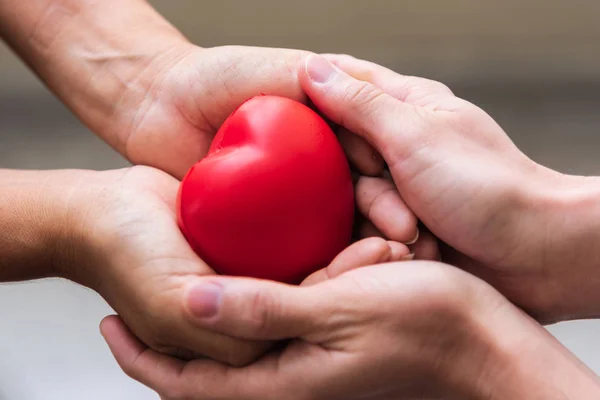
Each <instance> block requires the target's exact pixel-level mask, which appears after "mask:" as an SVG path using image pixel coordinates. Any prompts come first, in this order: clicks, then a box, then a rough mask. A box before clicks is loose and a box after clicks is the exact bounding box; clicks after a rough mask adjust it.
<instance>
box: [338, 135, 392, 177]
mask: <svg viewBox="0 0 600 400" xmlns="http://www.w3.org/2000/svg"><path fill="white" fill-rule="evenodd" d="M337 136H338V140H339V141H340V143H341V145H342V148H343V149H344V152H345V153H346V155H347V156H348V159H349V160H350V162H351V163H352V164H353V165H354V166H355V167H356V168H357V169H358V170H359V171H360V172H361V173H363V174H364V175H368V176H379V175H381V173H382V172H383V158H382V157H381V155H379V152H377V151H376V150H375V149H374V148H373V146H371V145H370V144H369V143H368V142H367V141H366V140H365V139H363V138H362V137H360V136H358V135H355V134H354V133H352V132H350V131H349V130H348V129H346V128H344V127H340V128H339V129H338V132H337Z"/></svg>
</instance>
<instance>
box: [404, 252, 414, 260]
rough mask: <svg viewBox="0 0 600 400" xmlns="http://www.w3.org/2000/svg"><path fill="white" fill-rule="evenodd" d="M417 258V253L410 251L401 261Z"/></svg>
mask: <svg viewBox="0 0 600 400" xmlns="http://www.w3.org/2000/svg"><path fill="white" fill-rule="evenodd" d="M414 259H415V253H410V254H407V255H405V256H404V257H402V258H400V261H412V260H414Z"/></svg>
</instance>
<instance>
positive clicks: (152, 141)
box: [122, 46, 305, 178]
mask: <svg viewBox="0 0 600 400" xmlns="http://www.w3.org/2000/svg"><path fill="white" fill-rule="evenodd" d="M183 54H184V55H183V56H182V57H181V58H180V59H179V61H178V62H176V63H174V64H173V65H172V66H171V67H170V68H168V69H167V70H165V71H162V72H161V73H160V74H157V76H156V77H155V78H154V82H155V84H154V86H153V87H152V88H150V90H149V92H148V93H147V94H146V96H145V97H144V99H143V100H142V101H141V104H140V106H139V108H138V111H137V112H136V113H135V114H134V115H133V116H132V121H128V122H127V123H126V124H124V126H128V127H129V128H127V129H126V130H123V133H122V135H124V136H125V137H124V139H125V140H124V141H125V142H126V149H125V153H126V155H127V157H128V158H129V160H130V161H132V162H133V163H135V164H144V165H151V166H154V167H157V168H159V169H161V170H163V171H166V172H168V173H170V174H172V175H174V176H176V177H178V178H181V177H182V176H183V175H184V174H185V172H186V171H187V169H188V168H189V167H190V166H191V165H193V164H194V163H195V162H196V161H198V160H199V159H200V158H202V157H203V156H204V155H205V154H206V152H207V150H208V147H209V146H210V142H211V140H212V138H213V136H214V134H215V133H216V131H217V129H218V128H219V126H220V125H221V124H222V123H223V121H224V120H225V119H226V118H227V116H228V115H229V114H230V113H231V112H233V111H234V110H235V109H236V108H237V107H238V106H239V105H240V104H241V103H242V102H244V101H245V100H247V99H249V98H250V97H252V96H256V95H259V94H261V93H263V94H274V95H280V96H285V97H289V98H292V99H295V100H299V101H304V99H305V96H304V94H303V92H302V89H301V88H300V85H299V83H298V79H297V73H296V69H297V66H298V65H299V62H300V59H301V58H302V56H303V55H304V54H305V53H304V52H302V51H297V50H283V49H268V48H254V47H239V46H225V47H215V48H210V49H202V48H199V47H193V48H191V49H186V51H185V52H183Z"/></svg>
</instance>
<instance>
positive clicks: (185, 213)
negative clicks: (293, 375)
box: [178, 96, 354, 283]
mask: <svg viewBox="0 0 600 400" xmlns="http://www.w3.org/2000/svg"><path fill="white" fill-rule="evenodd" d="M353 217H354V188H353V183H352V177H351V174H350V168H349V165H348V161H347V160H346V156H345V155H344V152H343V150H342V148H341V146H340V144H339V142H338V140H337V138H336V136H335V134H334V133H333V131H332V130H331V128H330V127H329V126H328V125H327V123H326V122H325V121H324V120H323V119H322V118H321V117H320V116H319V115H318V114H317V113H315V112H314V111H313V110H311V109H310V108H308V107H307V106H305V105H304V104H301V103H299V102H296V101H293V100H290V99H286V98H283V97H277V96H258V97H254V98H252V99H250V100H248V101H247V102H245V103H244V104H242V105H241V106H240V107H239V108H238V109H237V110H235V111H234V112H233V113H232V114H231V115H230V116H229V118H228V119H227V120H226V121H225V123H224V124H223V125H222V126H221V128H220V129H219V131H218V132H217V135H216V136H215V138H214V140H213V142H212V145H211V147H210V149H209V152H208V155H207V156H206V157H205V158H204V159H202V160H201V161H199V162H198V163H197V164H196V165H194V166H193V167H192V168H191V169H190V171H189V172H188V173H187V175H186V176H185V178H184V179H183V181H182V182H181V186H180V189H179V196H178V219H179V226H180V228H181V230H182V231H183V233H184V235H185V237H186V238H187V240H188V242H189V243H190V245H191V246H192V248H193V249H194V250H195V251H196V253H197V254H198V255H199V256H200V257H201V258H202V259H203V260H204V261H206V262H207V263H208V264H209V265H210V266H211V267H212V268H214V269H215V270H216V271H217V272H218V273H221V274H225V275H237V276H249V277H256V278H262V279H271V280H276V281H282V282H288V283H298V282H300V281H301V280H302V279H304V278H305V277H307V276H308V275H310V274H311V273H312V272H314V271H316V270H318V269H320V268H323V267H325V266H327V264H329V262H330V261H331V260H333V258H334V257H335V256H336V255H337V254H338V253H339V252H341V251H342V250H343V249H344V248H345V247H346V246H347V245H348V244H349V242H350V239H351V235H352V225H353Z"/></svg>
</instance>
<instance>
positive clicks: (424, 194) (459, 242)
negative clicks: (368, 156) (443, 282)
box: [300, 55, 600, 321]
mask: <svg viewBox="0 0 600 400" xmlns="http://www.w3.org/2000/svg"><path fill="white" fill-rule="evenodd" d="M327 58H328V59H329V60H331V61H333V63H334V64H336V65H337V67H338V68H333V67H331V64H329V63H326V62H325V61H324V60H323V58H318V57H316V56H315V57H310V63H309V64H308V67H307V69H304V70H302V71H301V72H300V80H301V83H302V85H303V87H304V89H305V91H306V93H307V94H308V95H309V97H310V98H311V100H312V101H313V103H314V104H315V105H316V106H317V108H318V109H319V110H320V111H321V112H323V113H324V114H325V115H326V116H327V117H329V118H330V119H331V120H332V121H333V122H335V123H338V124H340V125H343V126H344V127H345V128H347V129H348V130H350V131H353V132H356V133H357V134H358V135H359V136H361V137H363V138H365V139H366V140H368V141H369V142H370V143H371V144H372V145H373V146H374V147H375V148H376V149H377V150H378V151H379V152H380V153H381V154H382V156H383V158H384V159H385V161H386V162H387V165H388V167H389V172H390V175H391V178H393V182H391V181H388V180H386V179H383V178H372V177H371V178H369V177H364V178H361V180H360V181H359V182H358V187H357V202H358V204H359V205H360V204H363V206H362V211H363V212H364V213H365V214H367V215H368V216H369V217H370V220H371V221H372V222H373V224H374V225H375V226H376V227H377V228H378V230H379V231H380V232H381V234H382V235H383V236H387V237H389V236H390V232H392V231H393V226H394V222H393V220H391V219H390V218H379V217H378V214H379V213H380V212H383V211H380V210H381V209H385V210H386V211H385V212H386V213H387V214H390V215H391V214H394V213H395V211H394V210H393V208H394V207H395V206H394V204H402V201H404V202H405V203H406V204H407V205H408V206H409V208H410V209H411V210H412V211H413V212H414V213H415V214H416V215H417V217H418V218H419V219H420V220H421V221H422V222H423V223H424V225H425V226H426V227H427V228H428V229H429V230H430V231H431V232H432V233H433V234H435V235H436V236H437V237H438V238H439V239H440V240H442V241H443V242H444V243H445V244H447V246H444V247H443V249H444V251H443V257H444V260H445V261H448V262H450V263H452V264H453V265H458V266H460V267H461V268H463V269H466V270H468V271H470V272H472V273H474V274H476V275H478V276H480V277H482V278H484V279H485V280H487V281H489V282H490V283H492V284H493V285H494V286H495V287H497V288H498V289H499V290H500V291H501V292H502V293H503V294H505V295H506V296H508V298H509V299H510V300H512V301H514V302H515V303H516V304H518V305H520V306H522V307H523V308H525V309H526V310H527V311H529V312H531V313H532V314H534V315H535V316H536V317H538V318H540V319H541V320H544V321H554V320H560V319H567V318H576V317H585V316H590V315H600V298H599V297H600V296H598V294H597V293H599V292H600V291H599V290H598V286H599V284H598V282H597V280H595V279H591V277H592V276H595V275H597V265H596V263H595V262H590V261H589V257H588V255H589V254H590V252H593V251H594V250H595V248H596V246H595V245H594V243H596V240H597V239H598V238H597V237H596V236H597V234H596V233H595V232H596V231H597V230H594V229H590V227H589V224H590V222H589V221H590V219H592V220H599V218H597V217H598V216H597V215H596V214H597V212H598V211H596V210H598V207H590V205H591V204H590V203H591V202H592V201H594V202H595V200H593V199H595V198H597V192H598V190H597V189H596V188H598V187H600V185H598V184H597V183H593V182H590V181H589V180H583V179H581V178H577V177H567V176H565V175H561V174H559V173H557V172H555V171H552V170H549V169H547V168H545V167H543V166H541V165H538V164H536V163H535V162H533V161H532V160H531V159H529V158H528V157H527V156H525V155H524V154H523V153H522V152H521V151H520V150H519V149H518V148H517V147H516V146H515V145H514V144H513V143H512V142H511V140H510V139H509V138H508V136H507V135H506V134H505V133H504V131H503V130H502V129H501V128H500V126H498V124H496V122H495V121H494V120H493V119H492V118H491V117H490V116H488V115H487V114H486V113H485V112H484V111H483V110H481V109H480V108H478V107H476V106H475V105H473V104H471V103H469V102H467V101H465V100H462V99H460V98H458V97H456V96H454V95H453V94H452V92H451V91H450V90H449V89H448V88H447V87H446V86H444V85H443V84H441V83H438V82H433V81H429V80H426V79H422V78H416V77H406V76H402V75H399V74H396V73H394V72H392V71H390V70H388V69H385V68H383V67H380V66H377V65H375V64H372V63H369V62H365V61H360V60H357V59H354V58H352V57H349V56H336V55H329V56H327ZM341 70H343V71H346V72H347V74H346V73H343V72H341ZM348 74H349V75H348ZM350 75H352V76H354V77H357V78H359V79H360V80H358V79H355V78H352V77H351V76H350ZM311 77H312V78H311ZM394 186H396V187H397V189H398V190H397V191H395V190H393V189H394ZM365 188H368V189H369V193H368V194H367V193H366V191H365V190H364V189H365ZM374 188H379V189H374ZM377 192H379V193H382V195H381V196H379V197H378V196H377V195H376V193H377ZM386 197H387V200H386V204H385V205H384V204H380V203H383V201H382V199H384V198H386ZM391 198H395V200H390V199H391ZM582 206H584V207H585V209H586V211H585V212H580V211H577V208H578V207H582ZM398 210H399V212H402V208H398ZM567 216H569V217H567ZM586 217H587V218H586ZM574 266H576V269H574Z"/></svg>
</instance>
